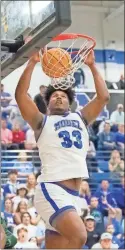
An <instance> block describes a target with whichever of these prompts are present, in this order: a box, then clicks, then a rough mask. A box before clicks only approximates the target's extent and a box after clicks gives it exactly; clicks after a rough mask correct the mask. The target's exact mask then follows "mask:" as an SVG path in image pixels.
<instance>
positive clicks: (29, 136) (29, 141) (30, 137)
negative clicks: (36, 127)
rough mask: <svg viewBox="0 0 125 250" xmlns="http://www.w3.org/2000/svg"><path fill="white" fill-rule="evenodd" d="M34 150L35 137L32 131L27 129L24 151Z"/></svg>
mask: <svg viewBox="0 0 125 250" xmlns="http://www.w3.org/2000/svg"><path fill="white" fill-rule="evenodd" d="M34 148H36V140H35V135H34V131H33V130H32V128H29V129H28V130H27V131H26V140H25V149H26V150H32V149H34Z"/></svg>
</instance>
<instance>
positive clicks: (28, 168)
mask: <svg viewBox="0 0 125 250" xmlns="http://www.w3.org/2000/svg"><path fill="white" fill-rule="evenodd" d="M44 91H45V87H44V86H40V93H39V94H38V95H37V96H35V98H34V102H35V103H36V105H37V106H38V108H39V110H40V111H41V112H43V113H44V114H45V113H46V112H47V107H46V104H45V102H44V98H43V95H44ZM1 106H2V109H1V111H2V112H1V119H2V121H1V148H2V152H1V156H2V162H1V173H2V176H3V179H2V187H1V202H2V204H1V208H2V212H1V221H2V225H4V228H5V230H7V231H8V232H9V233H8V236H7V238H8V239H10V241H8V242H10V243H8V242H7V243H6V244H10V245H9V247H8V248H15V249H25V248H39V249H44V248H45V245H44V244H45V230H46V228H45V223H44V220H43V219H44V218H41V217H40V215H39V214H38V213H37V211H36V209H35V207H34V202H33V200H34V193H35V186H36V184H37V178H36V176H37V172H39V168H40V166H41V163H40V160H38V152H37V146H36V141H35V136H34V132H33V130H32V129H31V127H30V126H29V125H28V124H27V123H26V122H25V121H24V120H23V118H22V116H21V114H20V111H19V108H18V106H17V104H16V103H15V101H14V100H13V98H12V97H11V95H10V94H9V93H7V92H5V91H4V85H3V84H1ZM42 107H43V110H42ZM88 131H89V135H90V147H89V151H88V155H87V165H88V170H89V174H90V179H89V180H87V181H85V180H84V181H82V184H81V188H80V197H81V218H82V220H83V222H84V223H85V226H86V230H87V242H86V245H85V246H83V248H84V249H85V248H86V249H87V248H88V249H94V248H98V249H99V248H101V249H114V248H116V249H119V248H121V249H122V248H124V247H123V246H124V245H123V244H124V243H125V238H124V237H125V233H124V222H125V204H124V200H125V197H124V194H125V178H124V171H125V168H124V142H125V134H124V110H123V105H122V104H118V105H117V107H116V109H115V110H114V111H113V112H112V113H111V115H110V118H109V120H102V121H100V122H99V126H98V129H97V131H95V130H94V126H91V127H89V128H88ZM31 152H32V153H31ZM36 152H37V158H36V159H37V160H38V164H37V161H36V160H34V161H33V157H34V158H35V156H36ZM5 176H7V178H4V177H5ZM41 205H42V204H41ZM9 237H10V238H9ZM12 237H13V238H12Z"/></svg>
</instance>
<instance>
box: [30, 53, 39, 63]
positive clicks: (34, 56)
mask: <svg viewBox="0 0 125 250" xmlns="http://www.w3.org/2000/svg"><path fill="white" fill-rule="evenodd" d="M30 61H32V62H34V63H38V62H40V56H39V52H36V53H35V54H33V55H32V56H31V57H30Z"/></svg>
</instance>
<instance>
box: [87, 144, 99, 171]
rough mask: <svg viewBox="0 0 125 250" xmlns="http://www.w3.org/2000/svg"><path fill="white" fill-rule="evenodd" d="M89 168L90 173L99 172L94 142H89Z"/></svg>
mask: <svg viewBox="0 0 125 250" xmlns="http://www.w3.org/2000/svg"><path fill="white" fill-rule="evenodd" d="M87 166H88V171H89V172H90V173H92V172H98V169H97V161H96V150H95V146H94V143H93V142H92V141H90V142H89V150H88V152H87Z"/></svg>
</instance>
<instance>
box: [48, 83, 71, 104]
mask: <svg viewBox="0 0 125 250" xmlns="http://www.w3.org/2000/svg"><path fill="white" fill-rule="evenodd" d="M56 91H62V92H64V93H66V94H67V96H68V99H69V104H70V105H71V104H72V103H73V101H74V97H75V92H74V90H73V89H72V88H68V89H66V90H62V89H55V88H54V87H52V86H51V85H49V86H48V87H47V89H46V91H45V96H44V98H45V101H46V103H47V105H48V104H49V101H50V97H51V95H52V94H53V93H54V92H56Z"/></svg>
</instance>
